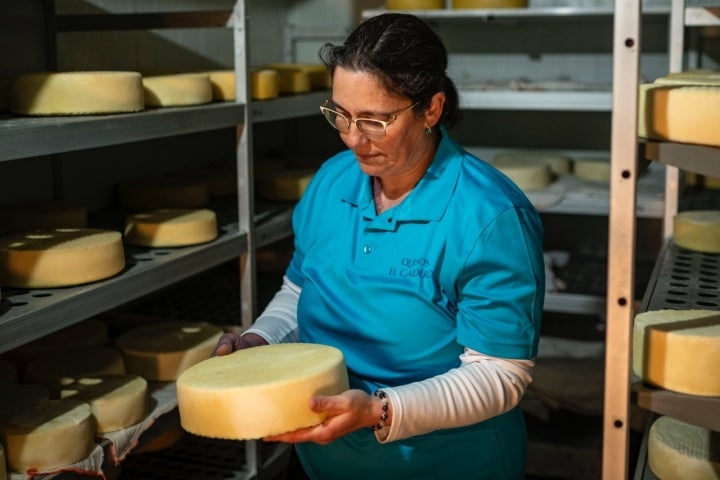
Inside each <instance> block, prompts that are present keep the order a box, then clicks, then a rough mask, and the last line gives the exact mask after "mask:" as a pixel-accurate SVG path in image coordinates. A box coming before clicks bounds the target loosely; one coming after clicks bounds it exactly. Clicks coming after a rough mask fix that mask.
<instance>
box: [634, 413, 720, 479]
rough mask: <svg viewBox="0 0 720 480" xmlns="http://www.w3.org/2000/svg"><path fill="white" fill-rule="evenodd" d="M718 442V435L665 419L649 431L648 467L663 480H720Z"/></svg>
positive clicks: (688, 424)
mask: <svg viewBox="0 0 720 480" xmlns="http://www.w3.org/2000/svg"><path fill="white" fill-rule="evenodd" d="M718 442H720V433H718V432H713V431H711V430H709V429H707V428H703V427H700V426H697V425H692V424H690V423H687V422H683V421H681V420H678V419H675V418H672V417H669V416H662V417H659V418H658V419H657V420H655V421H654V422H653V424H652V426H651V427H650V431H649V432H648V453H647V455H648V465H649V467H650V470H651V471H652V473H653V474H654V475H655V476H656V477H657V478H659V479H662V480H718V479H720V453H719V452H720V450H718V448H717V445H718Z"/></svg>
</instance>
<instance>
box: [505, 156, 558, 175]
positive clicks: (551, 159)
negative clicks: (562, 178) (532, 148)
mask: <svg viewBox="0 0 720 480" xmlns="http://www.w3.org/2000/svg"><path fill="white" fill-rule="evenodd" d="M527 161H530V162H536V163H541V164H544V165H547V166H548V168H550V172H551V173H552V174H553V175H564V174H567V173H570V170H571V167H572V159H571V158H570V157H569V156H567V155H562V154H559V153H546V152H507V153H498V154H497V155H495V157H493V159H492V162H491V163H492V164H493V165H495V166H498V165H513V163H516V162H527Z"/></svg>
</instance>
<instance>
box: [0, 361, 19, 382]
mask: <svg viewBox="0 0 720 480" xmlns="http://www.w3.org/2000/svg"><path fill="white" fill-rule="evenodd" d="M17 379H18V371H17V367H15V365H14V364H12V363H10V362H8V361H6V360H3V359H1V358H0V385H1V384H3V383H15V382H17Z"/></svg>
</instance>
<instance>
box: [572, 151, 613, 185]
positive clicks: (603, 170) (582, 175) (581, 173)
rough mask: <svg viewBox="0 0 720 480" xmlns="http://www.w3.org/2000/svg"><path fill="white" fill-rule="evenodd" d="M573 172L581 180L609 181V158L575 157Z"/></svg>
mask: <svg viewBox="0 0 720 480" xmlns="http://www.w3.org/2000/svg"><path fill="white" fill-rule="evenodd" d="M573 173H574V174H575V176H576V177H577V178H579V179H581V180H587V181H589V182H598V183H609V182H610V159H609V158H606V157H586V158H576V159H575V160H574V162H573Z"/></svg>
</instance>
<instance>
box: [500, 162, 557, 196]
mask: <svg viewBox="0 0 720 480" xmlns="http://www.w3.org/2000/svg"><path fill="white" fill-rule="evenodd" d="M493 165H494V166H495V167H496V168H497V169H498V170H500V171H501V172H502V173H504V174H505V175H506V176H507V177H508V178H509V179H510V180H512V181H513V183H515V184H516V185H517V186H518V187H520V189H521V190H522V191H524V192H530V191H534V190H542V189H543V188H547V187H548V186H549V185H550V182H551V180H552V176H551V172H550V168H549V167H548V166H547V164H545V163H541V162H535V161H533V160H529V159H517V160H515V161H513V162H501V163H499V164H498V165H495V164H494V163H493Z"/></svg>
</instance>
